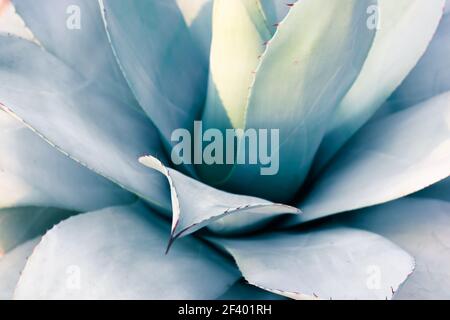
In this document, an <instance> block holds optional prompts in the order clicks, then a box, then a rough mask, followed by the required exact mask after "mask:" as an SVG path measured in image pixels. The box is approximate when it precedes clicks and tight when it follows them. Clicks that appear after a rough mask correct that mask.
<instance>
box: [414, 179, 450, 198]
mask: <svg viewBox="0 0 450 320" xmlns="http://www.w3.org/2000/svg"><path fill="white" fill-rule="evenodd" d="M414 196H416V197H423V198H430V199H440V200H444V201H447V202H450V178H447V179H445V180H442V181H440V182H438V183H435V184H433V185H432V186H431V187H428V188H426V189H424V190H422V191H420V192H418V193H416V194H414Z"/></svg>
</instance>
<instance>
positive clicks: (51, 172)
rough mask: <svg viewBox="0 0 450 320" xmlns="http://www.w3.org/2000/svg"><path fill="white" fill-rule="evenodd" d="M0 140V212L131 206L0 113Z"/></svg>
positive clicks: (106, 183) (118, 190)
mask: <svg viewBox="0 0 450 320" xmlns="http://www.w3.org/2000/svg"><path fill="white" fill-rule="evenodd" d="M0 136H1V139H0V209H1V208H8V207H17V206H49V207H57V208H62V209H68V210H77V211H87V210H98V209H101V208H104V207H108V206H113V205H119V204H125V203H130V202H132V201H134V200H135V196H133V195H132V194H130V193H128V192H126V191H125V190H123V189H121V188H120V187H118V186H117V185H115V184H113V183H112V182H110V181H109V180H107V179H105V178H103V177H101V176H99V175H97V174H95V173H94V172H92V171H90V170H88V169H87V168H85V167H83V166H82V165H80V164H79V163H77V162H75V161H73V160H71V159H69V158H68V157H66V156H65V155H63V154H62V153H60V152H58V150H56V149H54V148H53V147H52V146H50V145H49V144H48V143H46V142H45V141H43V140H42V139H41V138H39V137H38V136H37V135H36V134H34V133H33V132H32V131H31V130H29V129H28V128H26V127H25V126H24V125H23V124H22V123H21V122H20V121H18V120H17V119H14V118H13V117H12V116H11V115H9V114H7V113H6V112H4V111H3V110H1V109H0ZM0 237H1V235H0Z"/></svg>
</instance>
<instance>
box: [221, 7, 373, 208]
mask: <svg viewBox="0 0 450 320" xmlns="http://www.w3.org/2000/svg"><path fill="white" fill-rule="evenodd" d="M372 4H376V1H373V0H363V1H360V0H358V1H356V0H344V1H342V0H332V1H330V0H302V1H300V2H297V3H296V4H294V5H293V7H292V9H291V10H290V12H289V13H288V15H287V17H286V18H285V19H284V21H283V22H282V23H281V24H280V25H279V27H278V29H277V32H276V33H275V35H274V37H273V38H272V40H271V41H270V42H269V44H268V47H267V50H266V51H265V53H264V55H263V57H262V60H261V64H260V65H259V67H258V70H257V72H256V78H255V82H254V84H253V88H252V89H251V94H250V98H249V104H248V107H247V108H248V110H247V114H246V128H252V129H269V130H271V129H275V130H279V137H280V141H279V155H280V156H279V158H280V161H279V171H278V173H277V174H274V175H265V176H261V175H260V169H261V168H262V165H239V166H235V167H234V171H233V173H232V175H231V178H230V179H229V182H228V183H227V186H226V187H227V188H229V189H231V190H234V191H236V192H251V194H252V195H258V196H262V197H265V198H270V199H273V200H275V201H287V200H289V199H291V198H292V197H293V196H294V194H295V193H296V191H297V190H298V188H299V187H300V186H301V184H302V182H303V180H304V178H305V176H306V174H307V172H308V170H309V168H310V165H311V162H312V160H313V156H314V154H315V152H316V151H317V148H318V146H319V143H320V141H321V140H322V137H323V135H324V133H325V129H326V126H327V124H328V122H329V118H330V115H331V114H332V111H333V108H334V107H335V106H336V104H337V103H338V102H339V101H340V100H341V99H342V98H343V96H344V95H345V93H346V92H347V91H348V89H349V88H350V87H351V85H352V83H353V81H354V80H355V79H356V77H357V75H358V74H359V71H360V69H361V67H362V65H363V63H364V61H365V59H366V57H367V53H368V51H369V49H370V46H371V44H372V40H373V36H374V31H373V30H370V29H368V28H367V26H366V19H367V14H366V10H367V7H368V6H370V5H372ZM271 147H272V148H274V149H277V150H278V148H277V147H276V146H271ZM246 148H248V147H242V145H241V148H239V150H238V152H246V153H247V154H248V150H244V149H246ZM255 180H257V181H258V183H255Z"/></svg>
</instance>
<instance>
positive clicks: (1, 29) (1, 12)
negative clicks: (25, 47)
mask: <svg viewBox="0 0 450 320" xmlns="http://www.w3.org/2000/svg"><path fill="white" fill-rule="evenodd" d="M0 33H9V34H14V35H16V36H18V37H22V38H24V39H28V40H32V39H33V34H32V33H31V32H30V30H28V29H27V28H26V26H25V24H24V22H23V20H22V19H21V18H20V17H19V15H18V14H17V13H16V11H15V9H14V7H13V6H12V5H11V4H10V2H9V0H0Z"/></svg>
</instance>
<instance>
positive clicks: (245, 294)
mask: <svg viewBox="0 0 450 320" xmlns="http://www.w3.org/2000/svg"><path fill="white" fill-rule="evenodd" d="M285 299H286V298H284V297H282V296H279V295H276V294H273V293H270V292H268V291H265V290H262V289H259V288H257V287H255V286H252V285H250V284H247V283H245V282H244V281H238V282H236V283H235V284H234V285H233V286H232V287H231V288H230V289H229V290H228V291H227V292H225V294H223V295H222V296H220V297H219V298H218V300H239V301H242V300H285Z"/></svg>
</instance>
